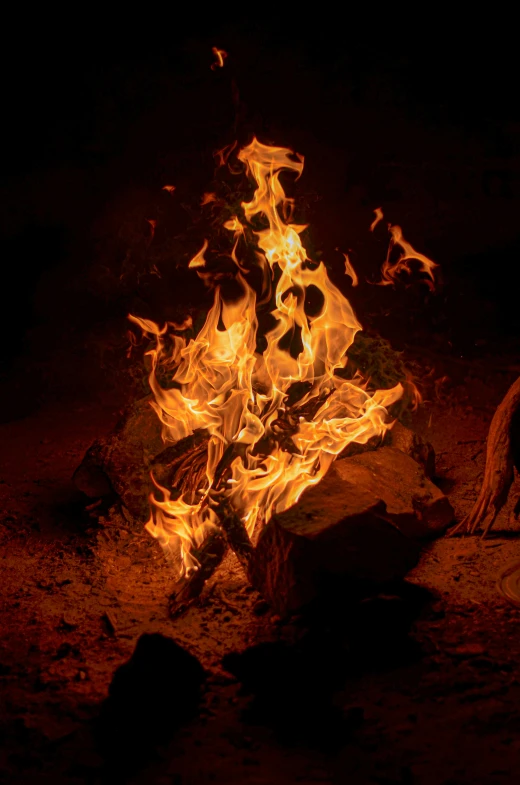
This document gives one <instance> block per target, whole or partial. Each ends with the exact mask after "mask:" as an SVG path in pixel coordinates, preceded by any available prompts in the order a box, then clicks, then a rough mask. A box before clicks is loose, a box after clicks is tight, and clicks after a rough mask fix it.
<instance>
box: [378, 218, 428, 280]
mask: <svg viewBox="0 0 520 785" xmlns="http://www.w3.org/2000/svg"><path fill="white" fill-rule="evenodd" d="M388 231H389V232H390V242H389V244H388V252H387V255H386V259H385V261H384V262H383V266H382V267H381V273H382V278H381V281H380V282H379V283H380V285H381V286H389V285H392V284H395V282H396V279H397V276H398V275H399V273H401V272H402V271H403V270H405V271H406V272H407V273H411V272H412V268H411V266H410V264H409V262H411V261H416V262H419V267H420V269H421V272H423V273H425V274H426V276H427V280H426V283H427V284H428V287H429V289H430V290H431V291H433V289H434V288H435V275H434V272H433V271H434V270H435V268H436V267H438V265H437V264H436V263H435V262H433V261H432V260H431V259H429V258H428V257H427V256H425V255H424V254H423V253H420V252H419V251H416V250H415V248H413V246H412V245H411V243H409V242H408V241H407V240H405V239H404V237H403V230H402V229H401V227H400V226H397V224H396V225H395V226H392V225H391V224H388ZM394 247H400V249H401V251H400V253H399V256H398V257H397V259H396V260H394V261H392V260H391V254H392V251H393V249H394Z"/></svg>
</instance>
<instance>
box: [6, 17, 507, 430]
mask: <svg viewBox="0 0 520 785" xmlns="http://www.w3.org/2000/svg"><path fill="white" fill-rule="evenodd" d="M27 13H28V12H27ZM220 13H221V16H220V18H217V17H216V16H215V18H210V17H208V16H207V14H206V13H203V12H202V11H200V13H198V12H197V9H195V14H197V15H198V17H199V18H195V14H193V16H192V18H191V19H190V21H189V22H188V21H186V19H185V18H184V20H183V21H182V22H181V21H180V18H179V17H175V15H173V16H172V18H171V19H163V18H161V16H160V15H159V14H158V12H157V11H156V10H154V9H153V8H150V9H143V11H142V12H141V15H140V16H139V17H137V18H135V19H132V20H129V19H128V18H126V17H125V16H124V15H122V17H121V19H118V20H111V21H110V24H109V23H108V21H107V19H106V18H105V17H104V16H103V15H102V14H100V13H99V12H94V11H92V10H89V11H88V12H87V10H86V9H83V10H82V9H76V11H75V17H74V18H72V17H71V18H66V17H63V16H60V17H59V18H56V19H51V18H49V17H48V16H45V17H41V18H38V19H37V18H35V17H34V16H31V18H30V25H29V26H28V22H27V19H24V18H19V19H16V20H14V19H9V20H7V22H6V25H5V30H6V39H7V40H6V46H5V47H4V51H3V63H2V82H3V91H2V92H3V95H2V103H3V107H4V119H3V132H4V133H3V142H2V147H1V155H2V167H1V194H2V210H1V214H0V227H1V232H0V233H1V237H0V241H1V244H0V248H1V251H2V257H3V259H2V279H1V281H2V282H1V299H2V304H1V305H2V314H3V317H4V318H3V351H2V371H1V375H0V395H1V399H2V417H3V418H4V419H12V418H14V417H18V416H22V415H23V414H24V413H26V412H27V411H29V410H30V409H31V408H34V407H35V406H39V405H41V404H42V403H43V402H45V401H46V400H49V399H54V398H57V397H60V398H63V399H64V400H66V399H67V398H70V396H74V397H81V396H82V395H86V396H89V395H91V394H94V393H97V394H101V395H102V394H103V390H104V389H106V388H107V387H108V386H114V385H116V386H117V385H121V384H125V383H126V381H127V380H128V379H129V378H130V377H131V371H130V370H129V368H130V365H131V364H132V362H134V359H133V358H135V363H136V362H137V358H138V356H139V351H138V350H137V351H134V353H133V355H132V356H131V357H130V360H128V359H127V357H126V354H127V349H128V338H127V335H126V332H127V329H128V325H127V322H126V314H127V313H128V312H131V311H133V312H134V313H137V314H140V315H143V316H147V317H151V318H154V319H156V320H157V321H161V320H162V319H163V318H172V317H175V316H178V315H179V314H180V313H182V311H183V309H186V308H188V307H193V306H202V307H203V306H204V305H205V304H207V303H208V302H209V295H208V292H206V291H205V290H204V287H203V286H202V283H201V282H200V281H199V280H198V279H196V278H195V277H194V276H193V274H192V273H191V272H190V273H188V272H187V271H186V265H187V262H188V260H189V258H190V256H191V255H192V254H193V253H194V252H195V251H196V250H198V248H199V247H200V245H201V243H202V239H203V238H204V236H206V231H205V230H206V229H207V226H206V225H205V223H204V220H203V217H202V211H201V209H200V206H199V200H200V197H201V195H202V193H203V192H204V191H205V190H208V189H209V188H210V183H211V180H212V178H213V176H214V159H213V156H212V153H213V151H214V150H216V149H218V148H220V147H222V146H223V145H225V144H228V143H229V142H231V141H233V140H234V139H238V140H239V141H240V142H247V141H249V140H250V138H251V136H252V134H253V133H255V134H256V135H258V137H259V138H260V140H261V141H264V142H268V143H274V144H281V145H286V146H289V147H292V148H293V149H295V150H298V151H299V152H301V153H303V154H304V155H305V158H306V166H305V171H304V175H303V178H302V179H301V180H300V181H298V183H296V184H294V185H290V184H289V181H288V190H290V191H291V192H292V193H293V194H294V195H295V196H296V197H297V198H298V200H299V203H300V204H301V215H302V217H303V218H304V219H305V220H306V221H310V222H311V229H310V231H309V238H308V239H309V243H310V245H311V247H312V249H313V252H314V253H318V252H323V257H324V258H326V259H327V260H328V262H329V264H330V267H331V273H330V274H331V275H332V277H333V279H334V280H335V282H336V283H338V285H340V286H341V287H342V288H343V290H344V291H345V292H346V293H347V294H348V295H349V296H351V297H352V300H353V302H354V305H355V307H356V310H357V313H358V315H359V317H360V320H361V322H362V323H363V324H364V325H366V326H367V327H368V328H369V329H371V330H374V331H377V332H380V333H381V334H383V335H384V336H385V337H387V338H389V339H390V340H391V341H392V342H393V343H394V345H396V346H397V347H398V348H403V347H404V346H406V345H415V346H418V347H422V348H426V349H428V350H432V351H435V352H439V353H441V354H442V353H451V354H455V355H456V356H462V357H474V356H475V357H477V356H478V357H486V356H489V355H491V354H496V352H497V351H499V350H502V349H504V351H505V350H508V351H510V350H511V349H513V350H515V349H516V346H517V339H518V336H519V333H520V312H519V309H518V305H517V302H518V296H517V288H516V283H515V277H516V266H517V263H518V251H519V248H520V233H519V231H518V214H519V207H520V112H519V103H518V99H517V93H518V90H517V81H518V56H517V42H516V39H515V36H514V31H513V24H512V21H511V20H508V18H507V17H506V16H502V15H501V14H500V12H499V11H496V12H494V13H493V15H492V16H491V17H490V15H489V12H488V15H487V16H486V17H482V18H476V17H475V15H474V14H472V16H471V18H467V19H465V20H463V21H462V22H461V23H459V24H458V25H455V22H454V20H453V19H451V18H448V17H446V18H445V17H443V16H442V15H440V14H437V15H436V16H433V15H431V14H430V15H428V11H424V9H423V10H422V11H421V15H420V16H419V15H417V17H414V16H413V15H412V16H409V17H405V16H403V17H402V18H400V17H399V15H398V14H396V15H393V16H391V17H388V19H383V18H379V17H378V15H377V14H376V13H375V12H374V13H373V14H371V15H370V17H367V18H366V19H363V20H361V19H354V18H352V17H351V14H350V12H349V11H347V10H346V9H343V10H341V11H338V12H335V13H334V14H333V13H332V11H327V10H325V11H320V10H319V9H314V10H313V13H312V16H302V15H301V14H300V17H299V18H298V19H296V18H295V17H294V16H290V15H289V14H287V15H286V16H284V17H282V16H280V15H279V13H278V12H277V11H276V10H275V9H270V8H269V9H259V10H258V12H257V18H256V19H255V18H253V16H252V15H251V18H249V19H246V18H243V17H232V15H231V13H230V14H229V18H226V17H225V15H224V16H222V13H224V14H225V12H222V11H221V12H220ZM319 14H321V16H320V15H319ZM417 14H418V12H417ZM184 16H185V12H184ZM21 17H23V13H22V15H21ZM214 45H216V46H218V47H221V48H223V49H225V50H226V51H228V52H229V58H228V60H227V61H226V65H225V68H224V69H216V70H212V69H211V64H212V62H213V55H212V52H211V47H212V46H214ZM170 183H172V184H174V185H175V186H176V191H175V192H174V193H173V194H169V193H167V192H166V191H163V190H161V189H162V186H163V185H165V184H170ZM378 206H382V207H383V210H384V212H385V217H386V218H388V220H390V221H392V222H394V223H399V224H400V225H401V226H402V227H403V230H404V233H405V236H406V237H407V238H408V239H409V240H410V241H411V242H412V243H413V244H414V245H415V246H416V247H417V249H418V250H420V251H423V252H424V253H426V254H428V255H430V256H431V257H432V258H433V259H435V260H436V261H437V262H438V263H439V264H440V265H441V270H442V273H441V281H440V285H439V287H438V290H437V293H436V294H434V295H431V294H430V293H429V292H428V290H427V288H426V287H425V285H424V284H421V283H420V282H418V281H417V282H415V283H413V284H412V285H410V286H408V287H407V286H405V285H404V284H403V285H402V286H400V287H398V288H397V289H396V290H393V289H391V288H390V287H384V288H383V287H375V286H373V285H371V284H368V283H366V280H367V279H368V280H371V281H375V280H376V279H377V271H378V269H379V266H380V264H381V262H382V260H383V258H384V255H385V252H386V243H387V236H386V233H385V231H384V230H383V227H380V230H381V231H379V233H377V232H376V233H375V234H374V235H371V234H370V232H369V231H368V227H369V225H370V223H371V221H372V218H373V213H372V211H373V209H374V208H375V207H378ZM148 220H154V221H156V222H157V224H156V230H155V236H154V237H153V239H152V237H151V228H150V225H149V223H148ZM336 248H340V249H341V250H347V249H350V251H351V259H352V261H353V263H354V265H355V267H356V269H357V271H358V273H359V274H360V277H361V279H362V284H361V285H360V286H359V287H358V289H357V290H353V291H351V290H350V289H349V280H348V278H346V277H345V276H344V274H343V261H342V256H341V254H340V253H339V252H338V251H336V250H335V249H336ZM159 276H160V277H159Z"/></svg>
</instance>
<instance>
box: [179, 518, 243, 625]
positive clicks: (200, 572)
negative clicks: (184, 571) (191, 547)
mask: <svg viewBox="0 0 520 785" xmlns="http://www.w3.org/2000/svg"><path fill="white" fill-rule="evenodd" d="M227 550H228V543H227V541H226V539H225V538H224V536H223V533H222V532H221V531H220V530H215V531H214V532H213V533H212V534H210V535H209V537H207V539H206V540H205V541H204V542H203V544H202V546H201V548H199V549H198V550H196V551H193V552H192V555H193V556H194V557H195V558H196V559H197V561H198V562H199V567H198V569H197V570H192V571H191V572H190V573H189V574H188V575H186V576H184V577H183V578H181V580H180V581H179V582H178V583H177V584H176V586H175V591H174V592H173V594H172V595H171V597H170V605H169V611H170V616H172V617H175V616H179V615H180V614H181V613H183V612H184V611H185V610H187V608H188V607H189V606H190V605H191V604H192V603H193V602H194V601H195V600H196V599H197V598H198V597H199V596H200V594H201V592H202V589H203V588H204V584H205V583H206V581H207V580H208V578H211V576H212V575H213V573H214V572H215V570H216V569H217V567H219V566H220V564H221V563H222V560H223V558H224V556H225V555H226V552H227Z"/></svg>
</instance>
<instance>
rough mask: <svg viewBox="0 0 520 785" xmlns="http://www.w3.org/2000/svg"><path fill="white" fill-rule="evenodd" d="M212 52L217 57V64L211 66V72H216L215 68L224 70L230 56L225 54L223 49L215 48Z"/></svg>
mask: <svg viewBox="0 0 520 785" xmlns="http://www.w3.org/2000/svg"><path fill="white" fill-rule="evenodd" d="M211 51H212V52H213V54H214V55H215V57H216V60H215V62H214V63H213V65H212V66H211V70H212V71H214V70H215V68H224V60H225V59H226V57H227V56H228V53H227V52H225V51H224V50H223V49H217V47H216V46H213V47H212V49H211Z"/></svg>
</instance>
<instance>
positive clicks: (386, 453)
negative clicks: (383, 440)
mask: <svg viewBox="0 0 520 785" xmlns="http://www.w3.org/2000/svg"><path fill="white" fill-rule="evenodd" d="M333 470H334V471H335V472H336V474H337V475H338V476H339V478H340V479H341V480H342V481H343V488H344V493H346V494H348V495H349V498H351V499H352V501H354V500H355V498H356V495H357V493H358V492H359V490H360V489H364V490H365V491H367V492H368V493H370V494H371V495H372V498H373V501H375V500H377V499H381V500H382V501H383V502H384V503H385V505H386V513H387V515H388V516H389V518H390V519H391V520H392V521H393V522H394V523H395V524H396V525H397V527H398V528H399V530H400V531H402V532H403V533H404V534H407V535H409V536H412V537H418V538H420V539H422V538H428V537H435V536H438V535H439V534H441V533H442V532H444V531H445V530H446V529H447V528H448V526H449V525H450V523H452V521H453V517H454V512H453V508H452V506H451V504H450V502H449V500H448V498H447V497H446V496H445V495H444V494H443V493H442V491H441V490H440V489H439V488H437V486H436V485H434V484H433V482H431V480H429V479H428V478H427V477H426V476H425V473H424V471H423V469H422V468H421V466H420V465H419V464H418V463H416V461H415V460H413V459H412V458H410V457H409V456H408V455H406V454H405V453H404V452H402V451H401V450H399V449H396V448H395V447H381V448H380V449H379V450H374V451H373V452H366V453H363V454H362V455H355V456H352V457H351V458H345V459H344V460H340V461H336V463H335V464H334V465H333Z"/></svg>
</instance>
